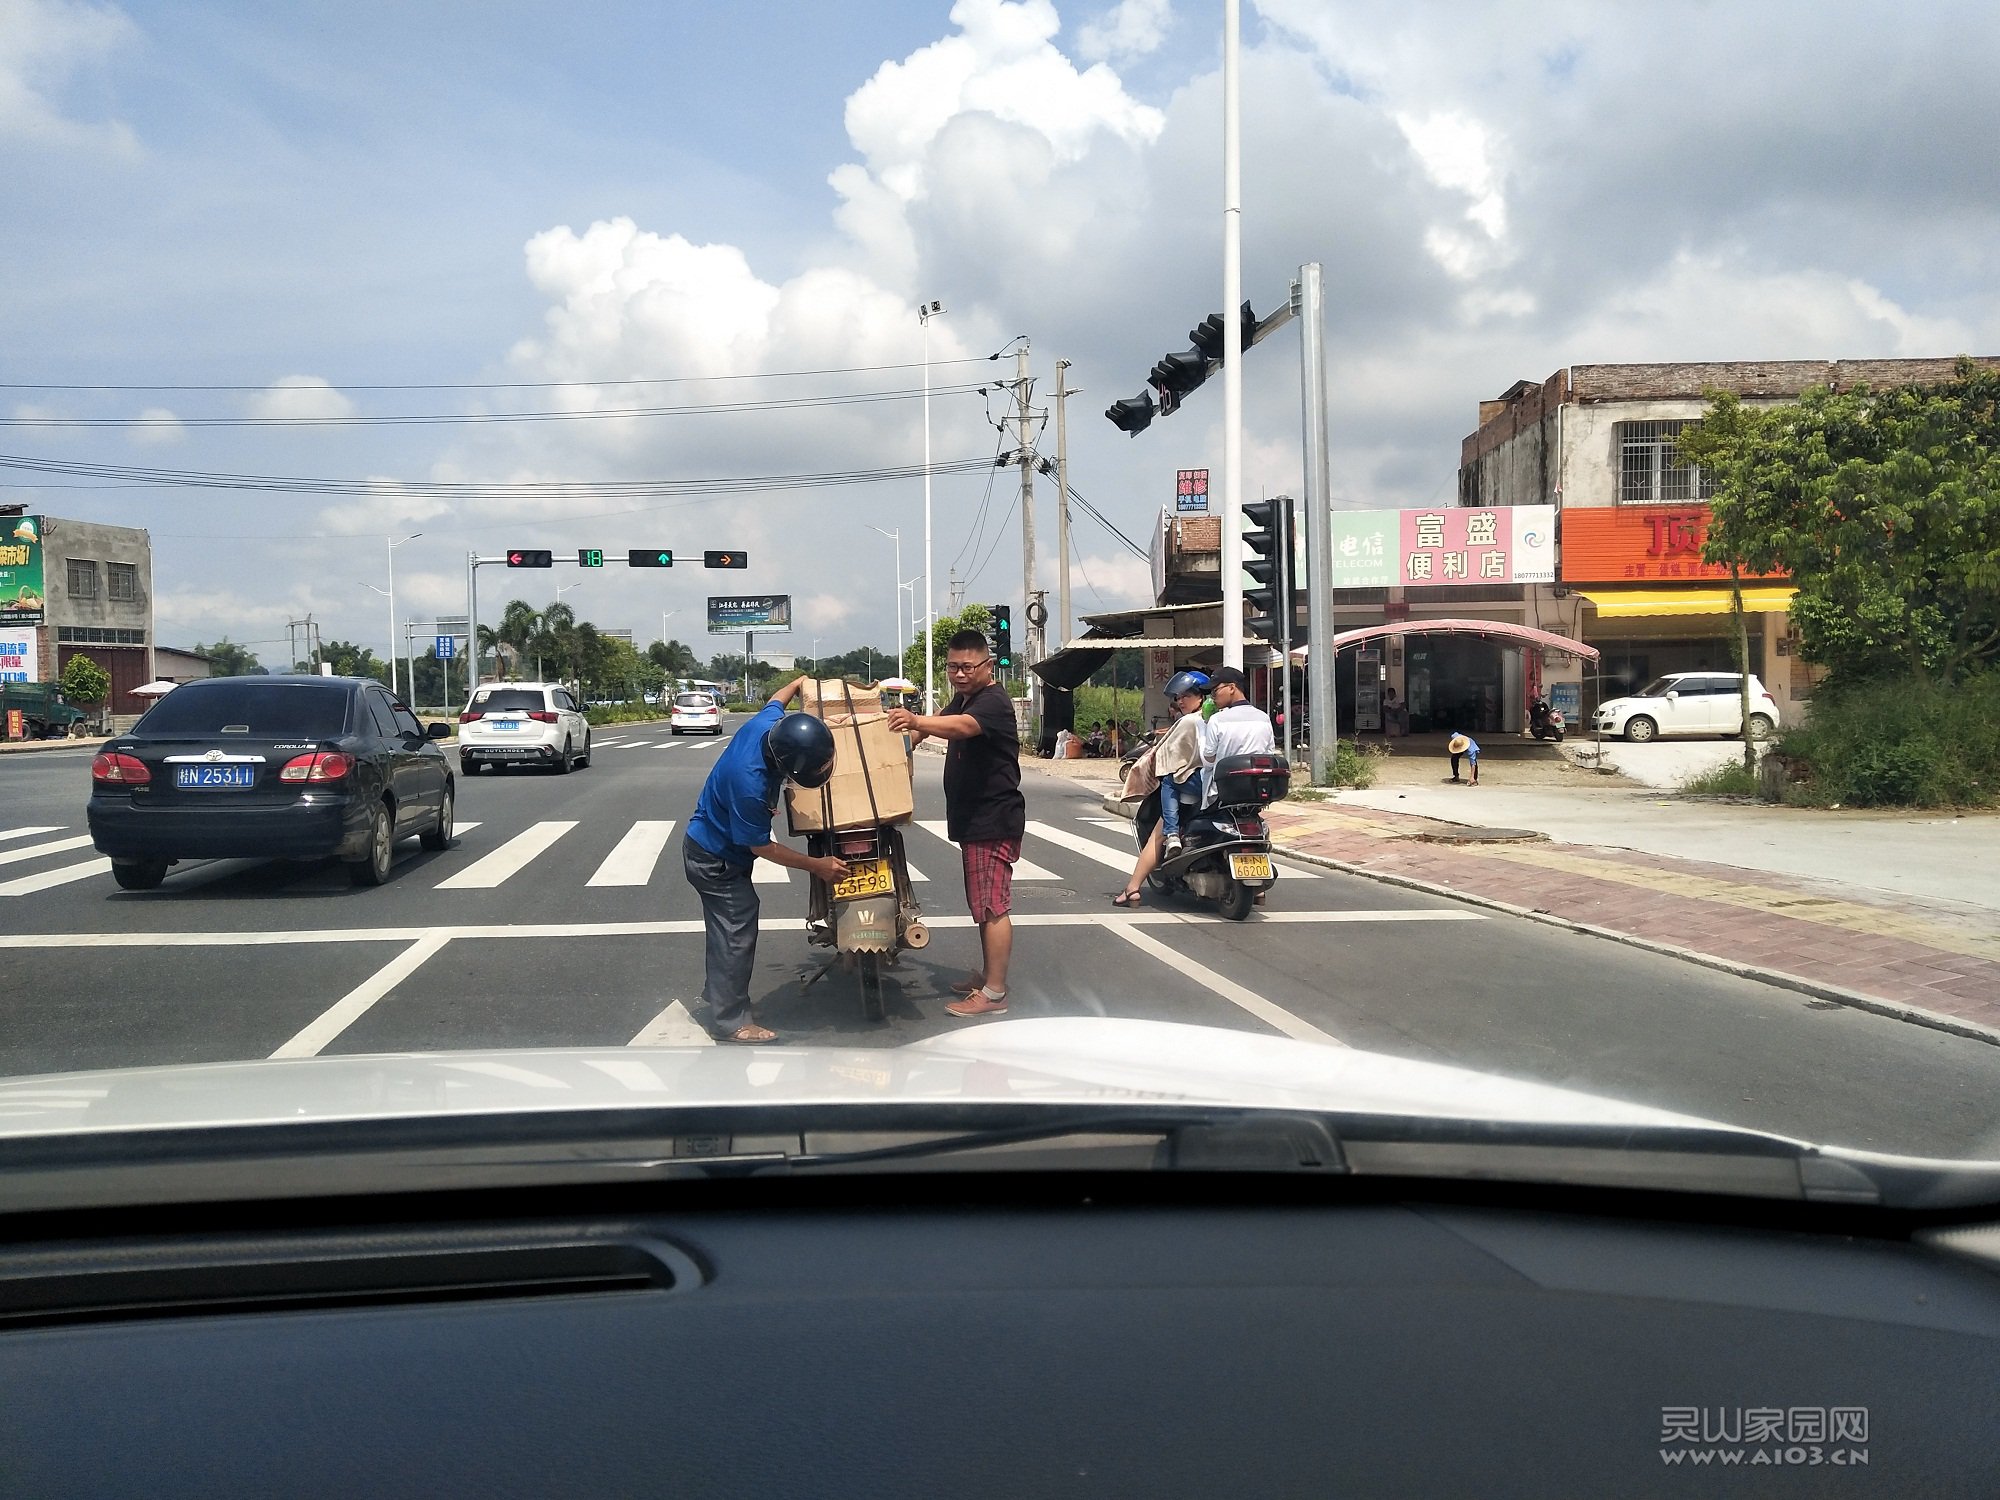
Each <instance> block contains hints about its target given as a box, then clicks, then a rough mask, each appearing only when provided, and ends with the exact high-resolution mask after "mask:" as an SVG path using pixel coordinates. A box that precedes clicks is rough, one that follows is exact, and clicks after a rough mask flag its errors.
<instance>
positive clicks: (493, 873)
mask: <svg viewBox="0 0 2000 1500" xmlns="http://www.w3.org/2000/svg"><path fill="white" fill-rule="evenodd" d="M574 827H576V824H575V822H574V821H571V822H551V823H537V824H535V825H534V826H533V827H532V828H529V829H528V830H527V831H525V832H523V833H517V834H515V835H514V836H513V837H512V838H511V839H509V840H507V842H506V843H504V844H502V845H501V846H500V847H499V848H498V849H495V850H494V851H493V852H492V853H491V854H488V855H485V856H484V857H482V858H480V859H476V860H474V861H473V862H472V863H471V864H469V865H467V866H466V867H465V868H464V869H463V870H460V871H459V872H458V873H457V874H456V875H454V876H452V877H451V878H450V879H448V880H440V881H439V882H438V884H437V889H438V890H441V891H486V890H491V889H492V888H493V887H494V886H496V885H498V884H500V882H501V881H503V880H505V879H507V878H508V877H509V876H512V875H518V874H520V872H521V871H522V869H523V868H525V867H526V866H527V864H528V862H529V861H530V860H532V859H533V858H535V856H536V855H538V854H542V853H544V852H545V851H546V850H547V849H548V847H549V846H550V845H551V844H553V843H554V842H555V841H556V840H557V839H559V838H561V837H562V836H563V835H564V834H566V833H568V832H569V831H570V830H571V829H572V828H574Z"/></svg>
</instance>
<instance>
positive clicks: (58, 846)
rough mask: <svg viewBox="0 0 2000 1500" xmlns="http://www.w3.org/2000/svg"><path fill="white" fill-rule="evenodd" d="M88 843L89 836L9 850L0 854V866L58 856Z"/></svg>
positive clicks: (56, 840)
mask: <svg viewBox="0 0 2000 1500" xmlns="http://www.w3.org/2000/svg"><path fill="white" fill-rule="evenodd" d="M89 842H90V835H89V834H87V833H86V834H80V835H79V836H77V837H76V838H71V839H52V840H50V841H49V842H48V843H46V844H30V845H29V846H28V847H27V848H25V849H9V850H8V851H7V852H6V853H5V854H0V865H16V864H19V863H20V862H21V861H22V860H24V859H40V858H41V857H42V856H43V855H44V854H60V853H62V852H63V850H65V849H81V848H83V847H84V845H86V844H88V843H89Z"/></svg>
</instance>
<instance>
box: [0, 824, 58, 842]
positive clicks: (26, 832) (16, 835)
mask: <svg viewBox="0 0 2000 1500" xmlns="http://www.w3.org/2000/svg"><path fill="white" fill-rule="evenodd" d="M61 832H62V824H60V823H51V824H49V826H48V827H46V828H5V829H0V839H26V838H33V837H34V836H35V835H36V834H38V833H61Z"/></svg>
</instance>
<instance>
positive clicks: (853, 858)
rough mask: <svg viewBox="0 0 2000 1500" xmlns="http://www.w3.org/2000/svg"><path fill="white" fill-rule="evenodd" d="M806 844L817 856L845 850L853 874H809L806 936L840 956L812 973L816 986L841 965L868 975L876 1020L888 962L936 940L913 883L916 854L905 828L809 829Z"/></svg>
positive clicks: (864, 993)
mask: <svg viewBox="0 0 2000 1500" xmlns="http://www.w3.org/2000/svg"><path fill="white" fill-rule="evenodd" d="M806 852H807V853H809V854H812V855H813V856H815V857H823V856H825V855H828V854H832V855H836V856H838V857H839V858H840V859H841V860H842V861H843V862H844V863H845V864H846V865H847V874H846V876H845V877H844V878H842V879H841V880H838V881H833V882H828V881H824V880H821V879H820V878H819V877H818V876H813V877H811V878H810V879H809V881H808V887H809V889H808V893H807V898H806V900H807V906H806V941H807V942H808V943H810V944H812V945H814V946H816V947H821V948H831V949H833V957H832V958H831V959H829V960H828V961H827V963H826V965H825V966H824V967H823V968H821V969H820V971H819V973H817V974H815V975H813V976H812V978H811V979H808V980H807V981H806V986H807V987H808V988H809V987H811V986H812V985H813V984H814V983H815V982H816V981H818V980H819V979H821V978H823V977H824V976H825V975H826V973H827V972H828V971H829V970H831V969H833V968H836V967H838V968H841V969H845V970H848V971H849V972H852V973H854V974H856V975H858V976H859V978H860V981H861V1011H862V1014H863V1015H865V1016H866V1017H867V1018H868V1019H869V1020H871V1021H881V1020H884V1019H886V1017H887V1014H888V1012H887V1010H886V1008H885V1007H884V1005H883V1001H882V973H883V970H885V969H888V968H892V967H894V966H895V964H896V962H897V960H898V959H900V958H901V957H902V955H903V953H904V951H905V950H909V951H913V952H914V951H916V950H918V949H922V948H927V947H929V946H930V941H931V934H930V929H929V928H928V927H926V926H925V925H924V921H923V911H922V909H921V908H920V907H919V906H918V905H917V898H916V892H915V891H914V890H913V889H912V888H911V885H910V866H909V862H908V861H907V860H906V859H904V857H903V832H902V830H901V829H900V828H894V827H879V828H841V829H836V830H834V831H833V832H831V833H815V834H809V835H807V837H806Z"/></svg>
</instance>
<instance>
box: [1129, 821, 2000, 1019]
mask: <svg viewBox="0 0 2000 1500" xmlns="http://www.w3.org/2000/svg"><path fill="white" fill-rule="evenodd" d="M1104 808H1105V811H1106V812H1113V813H1118V814H1119V815H1120V816H1123V817H1130V816H1131V814H1129V813H1127V812H1125V811H1124V809H1123V808H1122V807H1121V806H1120V805H1119V804H1117V803H1115V802H1113V801H1111V799H1110V798H1108V797H1107V798H1106V799H1105V801H1104ZM1272 848H1273V850H1274V851H1275V852H1277V853H1279V854H1282V855H1284V856H1285V857H1286V858H1287V859H1296V860H1298V861H1299V862H1300V863H1301V864H1308V865H1318V866H1319V867H1321V868H1322V869H1327V870H1337V871H1339V872H1340V873H1341V874H1343V875H1358V876H1360V877H1361V878H1362V879H1364V880H1374V881H1379V882H1380V883H1381V884H1383V885H1393V886H1400V887H1402V888H1403V889H1404V890H1410V891H1420V892H1422V893H1423V894H1424V895H1427V896H1441V897H1443V898H1445V899H1446V900H1450V901H1462V902H1464V903H1465V904H1466V905H1467V906H1478V907H1484V908H1485V909H1486V910H1488V911H1497V912H1502V913H1504V914H1506V915H1507V916H1510V917H1521V918H1524V919H1525V920H1527V921H1530V922H1539V923H1541V924H1542V925H1543V926H1545V927H1556V928H1560V929H1562V930H1564V931H1566V932H1576V933H1581V934H1583V935H1584V936H1585V937H1595V938H1604V939H1607V940H1608V941H1610V942H1614V943H1620V944H1623V945H1624V946H1625V947H1627V948H1638V949H1641V950H1643V951H1644V952H1647V953H1657V954H1659V955H1660V956H1661V957H1663V958H1677V959H1680V960H1681V961H1682V962H1684V963H1691V964H1698V965H1700V966H1701V967H1702V968H1704V969H1714V970H1716V971H1718V972H1719V973H1723V974H1733V975H1735V976H1736V977H1737V978H1739V979H1755V980H1760V981H1762V982H1763V983H1765V984H1769V985H1772V986H1775V987H1776V988H1778V989H1785V990H1792V991H1795V992H1796V993H1798V994H1802V995H1810V996H1812V997H1813V998H1814V999H1816V1000H1830V1001H1832V1002H1833V1003H1835V1004H1837V1005H1845V1006H1848V1007H1850V1008H1851V1009H1854V1010H1864V1011H1867V1012H1869V1013H1870V1014H1872V1015H1878V1016H1884V1017H1886V1018H1888V1019H1889V1020H1892V1021H1907V1022H1909V1023H1910V1024H1912V1025H1916V1026H1925V1027H1929V1028H1930V1029H1931V1030H1933V1031H1944V1032H1949V1033H1950V1034H1951V1035H1953V1036H1962V1037H1967V1038H1970V1039H1971V1040H1973V1041H1975V1042H1987V1043H1990V1044H1992V1045H1993V1046H2000V1028H1996V1027H1991V1026H1982V1025H1980V1024H1979V1023H1978V1022H1977V1021H1966V1020H1962V1019H1960V1018H1959V1017H1957V1016H1947V1015H1942V1014H1940V1013H1939V1012H1937V1011H1934V1010H1925V1009H1923V1008H1922V1007H1921V1006H1915V1005H1905V1004H1902V1003H1901V1002H1899V1001H1894V1000H1884V999H1882V998H1880V997H1879V996H1876V995H1868V994H1863V993H1862V992H1861V991H1860V990H1850V989H1845V988H1843V987H1842V986H1840V985H1837V984H1826V983H1824V982H1822V981H1820V980H1817V979H1807V978H1805V977H1804V976H1802V975H1798V974H1792V973H1788V972H1787V971H1785V970H1784V969H1767V968H1764V967H1762V966H1760V965H1757V964H1748V963H1741V962H1738V961H1737V960H1736V959H1733V958H1720V957H1718V956H1717V955H1715V954H1713V953H1702V952H1699V951H1697V950H1695V949H1693V948H1681V947H1676V946H1675V945H1674V944H1672V943H1662V942H1657V941H1655V940H1654V939H1652V938H1643V937H1639V936H1637V935H1636V934H1634V933H1630V932H1619V931H1618V930H1617V929H1615V928H1611V927H1599V926H1596V925H1595V924H1593V923H1590V922H1578V921H1576V920H1574V919H1572V918H1569V917H1559V916H1556V915H1555V914H1554V913H1553V912H1545V911H1535V910H1532V909H1531V908H1529V907H1525V906H1516V905H1514V904H1513V903H1512V902H1508V901H1501V900H1498V899H1496V898H1494V897H1492V896H1480V895H1475V894H1473V893H1471V892H1468V891H1461V890H1457V889H1455V888H1454V887H1452V886H1448V885H1439V884H1438V883H1437V882H1435V881H1431V880H1419V879H1418V878H1416V877H1415V876H1413V875H1392V874H1389V873H1387V872H1386V871H1382V870H1371V869H1368V868H1366V867H1365V866H1362V865H1355V864H1349V863H1348V862H1347V861H1346V860H1340V859H1330V858H1328V857H1327V856H1326V855H1323V854H1308V853H1306V852H1304V851H1303V850H1300V849H1294V848H1289V847H1286V846H1284V845H1280V844H1273V845H1272Z"/></svg>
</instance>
